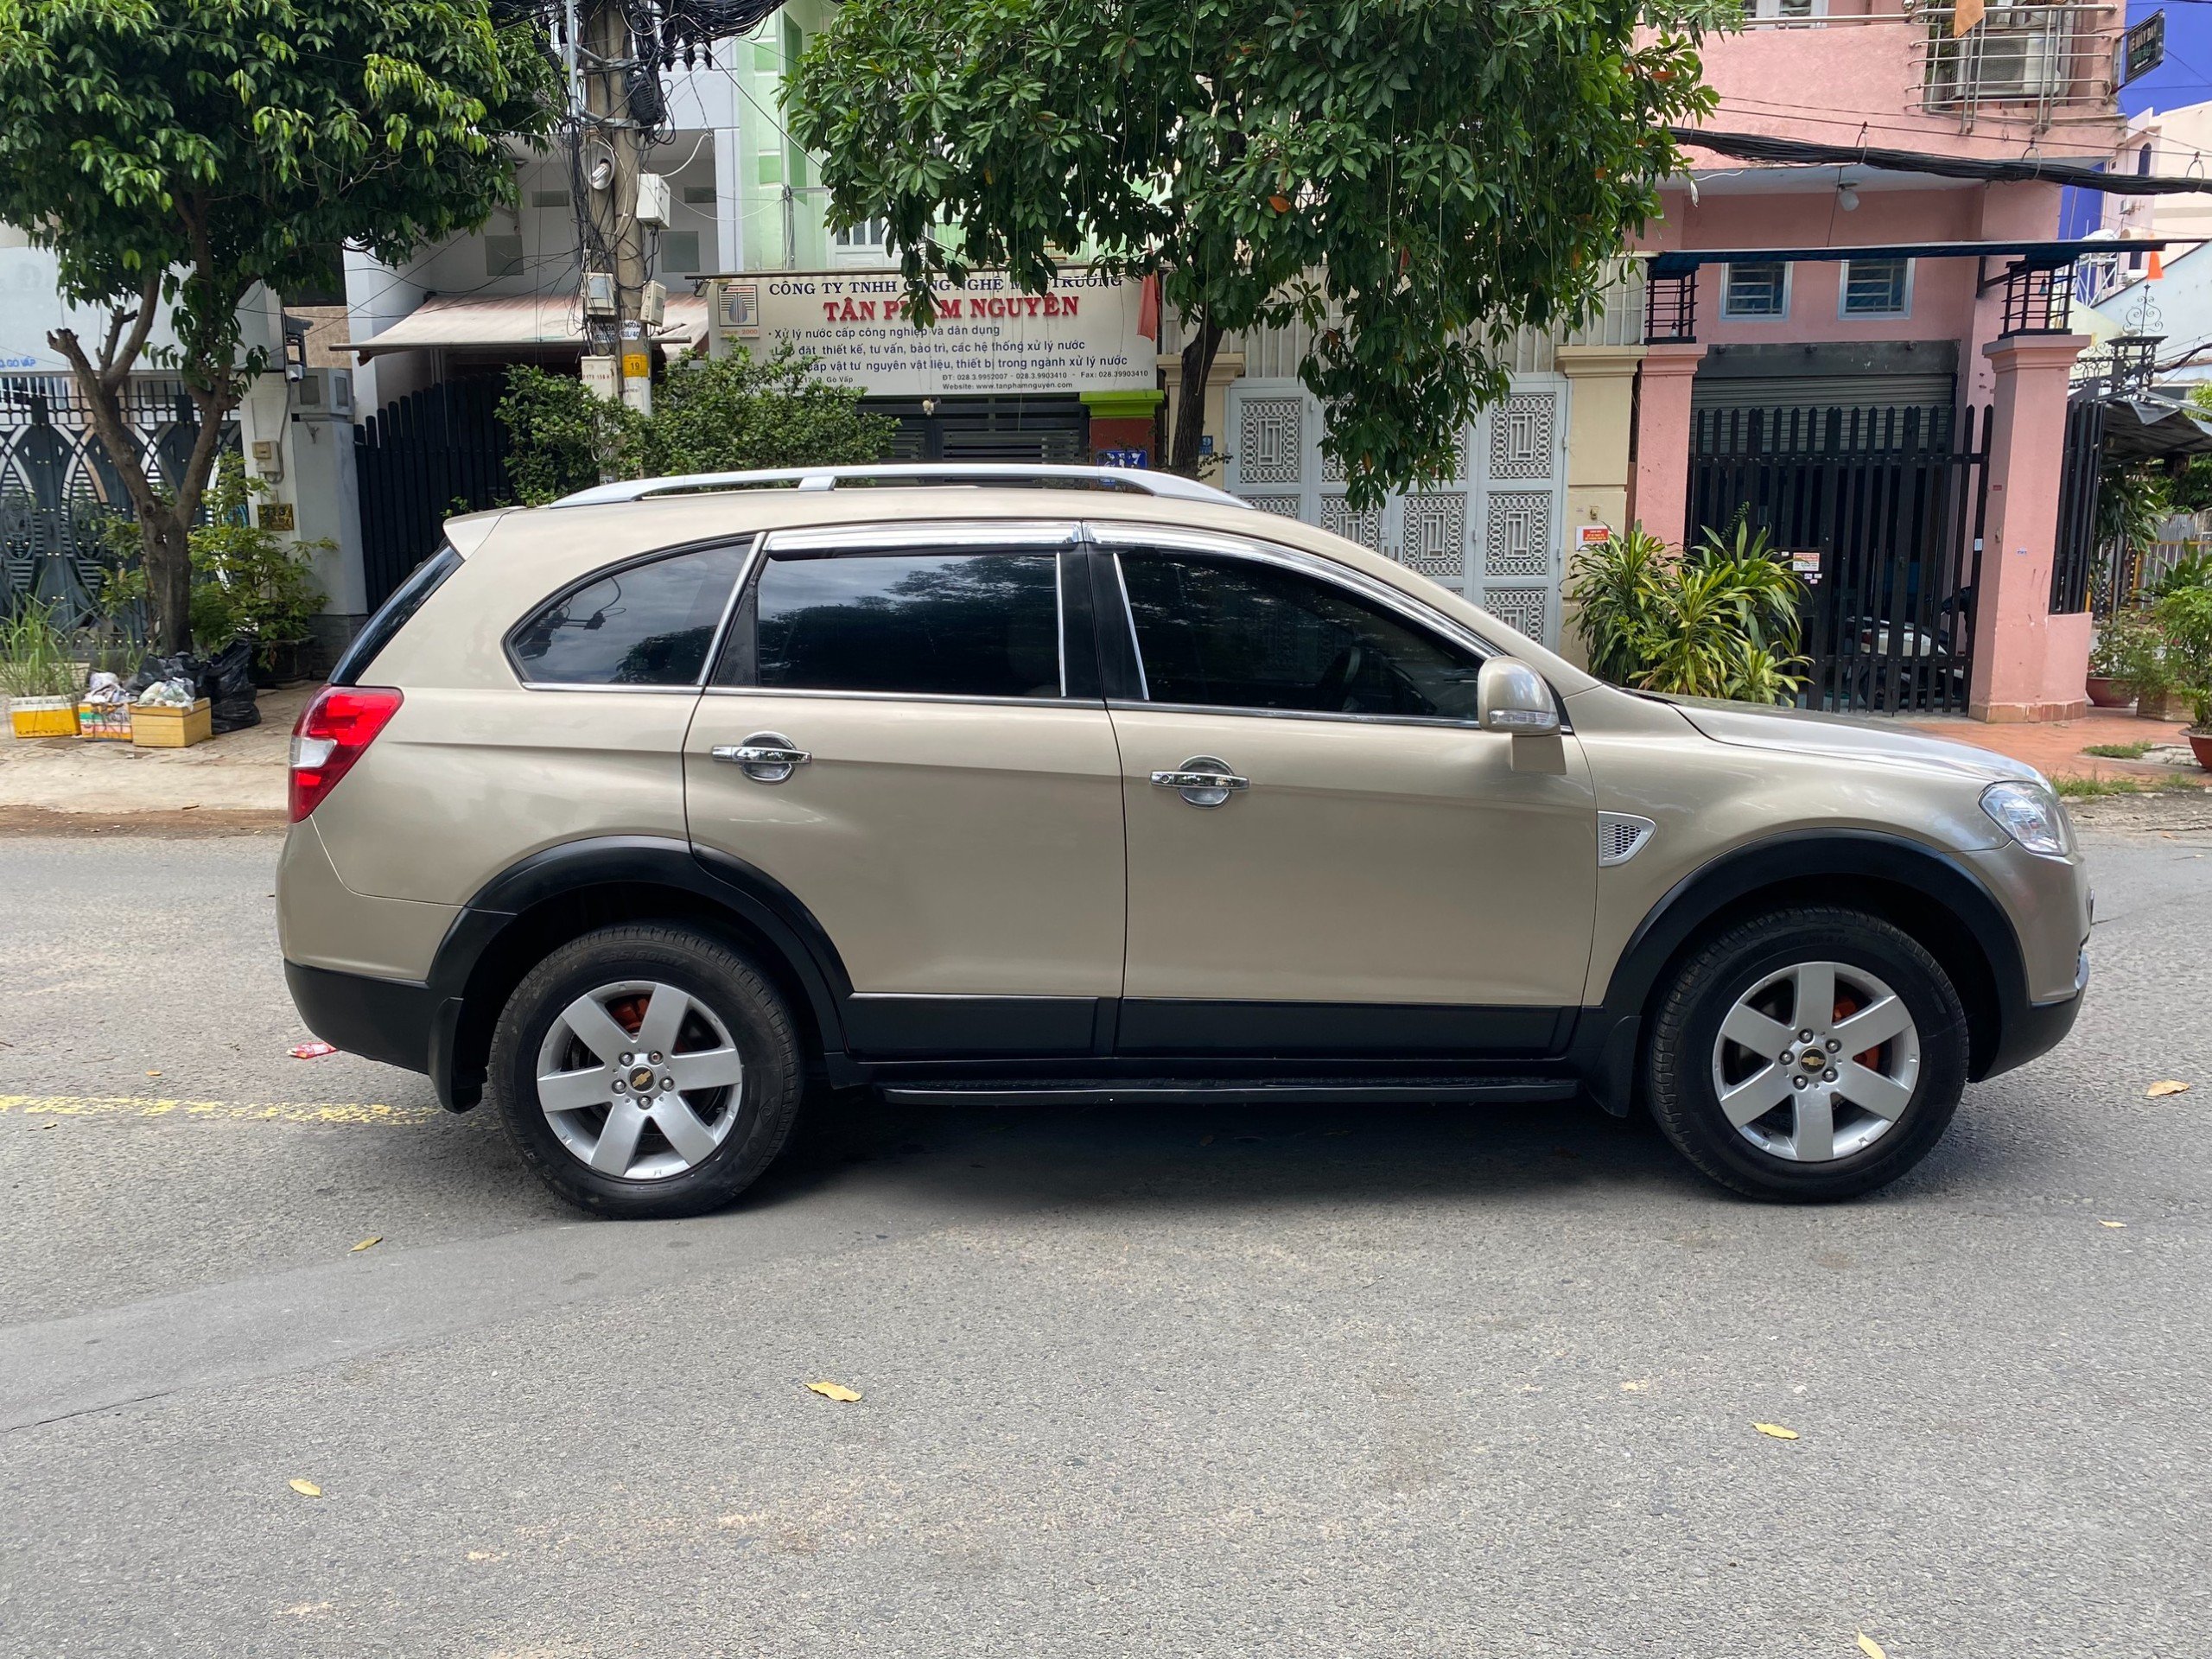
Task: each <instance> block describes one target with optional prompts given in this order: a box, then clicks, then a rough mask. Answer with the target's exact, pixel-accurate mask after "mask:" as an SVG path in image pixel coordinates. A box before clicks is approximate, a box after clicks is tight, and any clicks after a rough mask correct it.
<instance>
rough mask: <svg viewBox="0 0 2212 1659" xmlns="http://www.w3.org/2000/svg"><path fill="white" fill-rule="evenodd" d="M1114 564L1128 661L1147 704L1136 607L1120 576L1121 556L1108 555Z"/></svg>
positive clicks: (1149, 698) (1148, 691) (1147, 681)
mask: <svg viewBox="0 0 2212 1659" xmlns="http://www.w3.org/2000/svg"><path fill="white" fill-rule="evenodd" d="M1107 557H1108V558H1109V559H1111V560H1113V562H1114V586H1115V588H1116V589H1117V590H1119V592H1120V593H1121V595H1122V626H1124V627H1126V628H1128V631H1129V659H1130V660H1131V661H1132V662H1134V663H1135V664H1136V665H1137V690H1138V692H1139V693H1140V694H1141V696H1143V698H1144V700H1145V701H1146V702H1151V701H1152V681H1151V680H1150V679H1148V678H1147V677H1146V675H1145V671H1144V641H1142V640H1141V639H1138V638H1137V611H1136V607H1135V606H1134V605H1132V604H1130V603H1129V579H1128V577H1127V576H1125V575H1122V556H1121V555H1120V554H1119V553H1109V554H1108V555H1107Z"/></svg>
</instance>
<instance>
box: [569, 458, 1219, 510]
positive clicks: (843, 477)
mask: <svg viewBox="0 0 2212 1659" xmlns="http://www.w3.org/2000/svg"><path fill="white" fill-rule="evenodd" d="M855 484H891V485H897V484H915V485H934V484H1011V485H1020V484H1033V485H1039V486H1045V487H1047V488H1051V487H1055V486H1057V487H1058V488H1061V489H1094V490H1128V491H1132V492H1134V493H1136V494H1139V495H1151V496H1164V497H1166V498H1168V499H1173V500H1177V501H1206V502H1211V504H1213V505H1215V506H1230V507H1241V506H1244V505H1247V504H1246V503H1245V502H1243V501H1240V500H1239V499H1237V498H1236V497H1235V496H1233V495H1231V494H1230V493H1229V492H1228V491H1226V490H1217V489H1216V488H1214V486H1212V485H1211V484H1201V483H1199V482H1198V480H1196V479H1192V478H1185V477H1183V476H1182V475H1181V474H1179V473H1155V472H1152V471H1149V470H1147V469H1145V468H1141V467H1050V466H1042V465H1032V464H1028V463H1025V462H1019V461H982V462H963V461H906V462H893V463H889V464H887V465H883V466H875V467H778V468H775V469H773V470H770V471H765V472H750V473H686V474H681V475H680V476H677V477H674V478H639V479H632V480H629V481H628V482H626V483H621V484H601V485H597V486H594V487H593V488H591V489H588V490H579V491H577V492H576V493H575V494H574V495H564V496H563V497H562V498H561V499H559V500H558V501H556V502H554V503H553V505H555V506H556V507H599V506H606V505H609V504H611V503H613V502H618V501H645V500H650V499H652V498H654V497H656V496H664V495H693V494H699V493H704V492H708V491H712V490H745V489H753V488H756V487H759V486H764V485H784V486H790V487H793V488H797V489H802V490H835V489H842V488H844V487H846V486H849V485H855Z"/></svg>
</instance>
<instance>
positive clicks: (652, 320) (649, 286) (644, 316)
mask: <svg viewBox="0 0 2212 1659" xmlns="http://www.w3.org/2000/svg"><path fill="white" fill-rule="evenodd" d="M667 315H668V285H667V284H666V283H646V284H645V287H644V288H643V289H639V293H638V321H639V322H642V323H644V324H645V327H648V328H658V327H660V326H661V323H662V321H664V319H665V318H666V317H667Z"/></svg>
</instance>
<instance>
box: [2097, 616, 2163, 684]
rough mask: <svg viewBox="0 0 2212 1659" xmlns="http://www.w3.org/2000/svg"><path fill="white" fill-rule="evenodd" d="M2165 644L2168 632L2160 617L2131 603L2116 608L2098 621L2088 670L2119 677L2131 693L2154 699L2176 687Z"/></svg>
mask: <svg viewBox="0 0 2212 1659" xmlns="http://www.w3.org/2000/svg"><path fill="white" fill-rule="evenodd" d="M2165 646H2166V640H2165V632H2164V630H2163V629H2162V628H2160V627H2159V626H2158V619H2157V618H2155V617H2154V616H2152V614H2151V613H2150V612H2149V611H2148V610H2145V608H2143V607H2140V606H2130V607H2127V608H2126V609H2125V610H2118V611H2114V612H2113V613H2112V614H2111V615H2110V616H2108V617H2107V618H2106V619H2105V620H2103V621H2102V622H2101V623H2099V624H2098V625H2097V643H2096V645H2095V647H2094V649H2093V650H2092V651H2091V652H2090V653H2089V671H2090V672H2091V673H2092V674H2095V675H2097V676H2099V677H2101V678H2107V679H2113V680H2117V681H2118V682H2119V683H2120V685H2121V687H2122V688H2123V689H2125V690H2126V692H2127V694H2128V696H2132V697H2135V698H2138V699H2139V700H2141V701H2143V702H2156V701H2158V698H2160V697H2162V696H2165V694H2166V693H2167V692H2168V691H2170V690H2172V689H2173V674H2172V671H2171V670H2170V669H2169V668H2168V667H2167V666H2166V650H2165Z"/></svg>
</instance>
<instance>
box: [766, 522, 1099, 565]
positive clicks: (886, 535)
mask: <svg viewBox="0 0 2212 1659" xmlns="http://www.w3.org/2000/svg"><path fill="white" fill-rule="evenodd" d="M1082 540H1083V524H1082V521H1081V520H1079V519H1074V518H931V519H925V520H922V521H919V522H916V521H914V520H911V519H903V520H878V521H874V522H871V523H868V524H819V525H810V526H806V527H804V528H799V529H784V530H772V531H768V532H767V534H766V535H765V536H764V537H761V541H762V542H763V543H764V544H765V549H766V552H767V553H768V554H769V555H770V556H774V555H776V554H779V553H820V554H827V555H836V554H839V553H852V554H866V553H869V552H874V551H882V552H886V553H897V552H904V551H906V550H911V549H914V548H924V547H944V546H949V545H958V544H961V543H969V542H991V543H999V544H1001V545H1005V546H1013V547H1021V548H1025V549H1028V550H1033V551H1034V550H1045V549H1047V548H1062V547H1073V546H1076V545H1078V544H1079V543H1081V542H1082Z"/></svg>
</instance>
